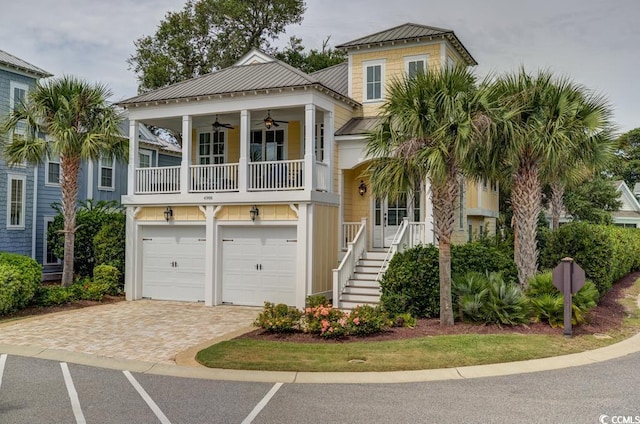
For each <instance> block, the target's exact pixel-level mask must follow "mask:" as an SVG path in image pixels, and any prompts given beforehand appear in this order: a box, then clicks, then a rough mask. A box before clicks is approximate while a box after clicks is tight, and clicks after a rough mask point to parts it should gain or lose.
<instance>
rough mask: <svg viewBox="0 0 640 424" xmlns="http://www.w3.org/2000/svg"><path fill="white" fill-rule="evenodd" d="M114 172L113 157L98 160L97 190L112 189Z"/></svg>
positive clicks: (113, 186)
mask: <svg viewBox="0 0 640 424" xmlns="http://www.w3.org/2000/svg"><path fill="white" fill-rule="evenodd" d="M115 173H116V172H115V160H114V159H113V157H106V158H100V160H99V161H98V190H109V191H111V190H114V189H115Z"/></svg>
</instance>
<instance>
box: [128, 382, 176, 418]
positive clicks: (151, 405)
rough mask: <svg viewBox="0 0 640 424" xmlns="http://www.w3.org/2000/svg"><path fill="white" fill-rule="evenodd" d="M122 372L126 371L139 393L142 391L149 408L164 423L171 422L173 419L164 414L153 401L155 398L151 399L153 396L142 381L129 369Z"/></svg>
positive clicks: (141, 393)
mask: <svg viewBox="0 0 640 424" xmlns="http://www.w3.org/2000/svg"><path fill="white" fill-rule="evenodd" d="M122 372H123V373H124V375H125V377H127V380H129V382H130V383H131V385H132V386H133V387H134V388H135V389H136V390H137V391H138V393H140V396H142V399H144V401H145V402H147V405H149V408H151V410H152V411H153V413H154V414H156V417H158V419H159V420H160V422H161V423H162V424H171V421H169V418H167V416H166V415H164V413H163V412H162V411H161V410H160V408H159V407H158V405H157V404H156V403H155V402H154V401H153V399H151V396H149V394H148V393H147V392H146V390H144V389H143V388H142V386H141V385H140V383H138V381H137V380H136V379H135V378H133V375H131V373H130V372H129V371H122Z"/></svg>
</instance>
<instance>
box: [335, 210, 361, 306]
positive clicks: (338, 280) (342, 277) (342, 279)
mask: <svg viewBox="0 0 640 424" xmlns="http://www.w3.org/2000/svg"><path fill="white" fill-rule="evenodd" d="M366 249H367V218H362V221H361V223H360V228H359V229H358V232H357V233H356V235H355V237H354V239H353V241H350V242H349V243H347V253H346V254H345V255H344V258H342V261H341V262H340V265H339V266H338V268H337V269H334V270H333V306H334V307H336V308H339V307H340V295H341V294H342V292H343V291H344V289H345V287H346V286H347V283H348V282H349V280H350V279H351V277H353V274H354V273H355V270H356V265H357V264H358V261H359V260H360V259H362V257H363V256H364V252H365V251H366Z"/></svg>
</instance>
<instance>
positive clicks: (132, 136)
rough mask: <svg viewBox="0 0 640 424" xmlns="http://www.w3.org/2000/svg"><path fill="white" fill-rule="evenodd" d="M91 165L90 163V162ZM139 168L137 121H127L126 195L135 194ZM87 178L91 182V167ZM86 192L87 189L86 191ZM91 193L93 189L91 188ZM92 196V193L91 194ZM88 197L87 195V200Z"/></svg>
mask: <svg viewBox="0 0 640 424" xmlns="http://www.w3.org/2000/svg"><path fill="white" fill-rule="evenodd" d="M90 163H91V162H90ZM138 166H139V158H138V121H136V120H130V121H129V165H128V166H127V170H128V173H129V176H128V178H127V194H128V195H132V194H135V192H136V169H138ZM89 178H90V179H91V180H92V181H93V166H91V169H90V170H89ZM87 190H88V189H87ZM92 192H93V187H92ZM91 196H93V193H92V194H91ZM89 197H90V196H89V195H87V198H89Z"/></svg>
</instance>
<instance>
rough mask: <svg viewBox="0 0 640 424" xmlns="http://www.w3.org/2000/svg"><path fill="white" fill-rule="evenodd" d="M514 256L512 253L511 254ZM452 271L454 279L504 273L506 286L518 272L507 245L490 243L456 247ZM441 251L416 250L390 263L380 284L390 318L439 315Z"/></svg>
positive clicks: (486, 240) (404, 253)
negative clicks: (405, 314)
mask: <svg viewBox="0 0 640 424" xmlns="http://www.w3.org/2000/svg"><path fill="white" fill-rule="evenodd" d="M510 252H511V253H510ZM451 256H452V258H451V270H452V274H453V275H454V277H455V276H460V275H464V274H466V273H468V272H471V271H475V272H480V273H486V272H501V273H503V274H502V275H503V279H504V280H505V281H507V282H515V281H516V279H517V275H518V272H517V268H516V265H515V262H514V261H513V253H512V250H509V248H508V244H507V243H503V242H502V243H492V242H491V241H490V240H489V239H483V240H481V241H476V242H471V243H467V244H464V245H455V246H452V248H451ZM439 278H440V277H439V265H438V249H437V248H436V247H435V246H433V245H423V246H417V247H414V248H412V249H408V250H406V251H404V252H402V253H399V254H397V255H395V256H394V257H393V259H392V260H391V262H390V263H389V268H388V269H387V272H386V273H385V274H384V276H383V277H382V280H381V281H380V287H381V289H382V294H381V302H382V304H383V305H384V308H385V310H386V311H387V312H388V313H389V315H390V316H391V317H395V316H396V315H399V314H402V313H409V314H411V315H413V316H415V317H426V318H430V317H437V316H438V315H439V314H440V280H439Z"/></svg>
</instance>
